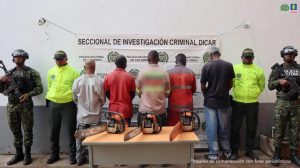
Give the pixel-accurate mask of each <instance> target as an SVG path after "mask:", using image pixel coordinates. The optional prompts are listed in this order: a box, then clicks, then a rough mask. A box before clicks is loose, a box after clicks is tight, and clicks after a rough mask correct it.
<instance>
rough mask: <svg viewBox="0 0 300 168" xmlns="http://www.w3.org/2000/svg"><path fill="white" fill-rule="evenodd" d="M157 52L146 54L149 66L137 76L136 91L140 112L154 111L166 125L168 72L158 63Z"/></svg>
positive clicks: (168, 89)
mask: <svg viewBox="0 0 300 168" xmlns="http://www.w3.org/2000/svg"><path fill="white" fill-rule="evenodd" d="M158 62H159V54H158V52H157V51H155V50H152V51H150V52H149V54H148V63H149V67H148V68H146V69H144V70H143V71H141V72H140V73H139V75H138V78H137V88H136V92H137V94H138V95H139V97H140V106H139V111H140V112H154V113H156V114H158V115H159V116H160V118H161V119H162V123H163V125H167V116H166V102H165V98H166V97H168V96H169V94H170V78H169V74H168V73H167V72H166V71H165V70H164V69H162V68H160V67H159V65H158Z"/></svg>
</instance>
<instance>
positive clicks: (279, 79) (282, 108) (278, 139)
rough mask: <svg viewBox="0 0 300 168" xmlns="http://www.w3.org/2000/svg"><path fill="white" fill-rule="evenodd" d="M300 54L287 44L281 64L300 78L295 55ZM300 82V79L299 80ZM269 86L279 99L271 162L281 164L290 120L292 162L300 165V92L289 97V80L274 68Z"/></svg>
mask: <svg viewBox="0 0 300 168" xmlns="http://www.w3.org/2000/svg"><path fill="white" fill-rule="evenodd" d="M297 54H298V50H297V49H295V48H294V47H292V46H286V47H284V48H283V49H282V50H281V57H283V60H284V63H283V64H281V65H280V66H281V67H282V69H283V71H284V72H285V74H286V75H288V76H290V77H296V79H297V78H298V79H297V80H299V77H300V65H299V64H297V63H296V62H295V57H296V56H297ZM297 83H298V84H300V82H299V81H297ZM268 87H269V89H270V90H274V89H276V90H277V93H276V96H277V100H276V103H275V114H274V126H275V132H274V146H275V152H274V156H273V158H272V162H271V164H272V165H273V166H279V161H280V159H281V143H282V140H283V137H284V132H285V128H286V125H287V122H289V128H290V135H289V137H290V150H291V162H292V163H294V164H296V165H298V166H300V161H299V159H298V157H297V148H298V136H299V123H300V122H299V119H300V102H299V98H300V97H299V95H300V94H299V92H298V93H295V94H294V95H293V96H292V97H291V98H289V99H287V98H286V97H285V94H286V93H287V92H289V91H290V90H291V87H290V84H289V82H288V81H287V80H286V79H285V77H284V75H283V74H282V73H281V72H280V71H279V69H278V68H277V69H273V70H272V72H271V74H270V77H269V84H268Z"/></svg>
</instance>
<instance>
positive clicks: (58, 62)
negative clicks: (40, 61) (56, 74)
mask: <svg viewBox="0 0 300 168" xmlns="http://www.w3.org/2000/svg"><path fill="white" fill-rule="evenodd" d="M67 61H68V58H67V57H65V58H63V59H55V63H56V65H57V66H59V67H62V66H65V65H66V64H67Z"/></svg>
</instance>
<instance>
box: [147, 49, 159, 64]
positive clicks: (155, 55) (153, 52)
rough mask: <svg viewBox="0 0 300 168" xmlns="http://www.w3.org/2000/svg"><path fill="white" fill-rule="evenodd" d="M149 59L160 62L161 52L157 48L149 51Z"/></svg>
mask: <svg viewBox="0 0 300 168" xmlns="http://www.w3.org/2000/svg"><path fill="white" fill-rule="evenodd" d="M148 60H149V61H152V62H158V61H159V54H158V52H157V51H156V50H151V51H150V52H149V53H148Z"/></svg>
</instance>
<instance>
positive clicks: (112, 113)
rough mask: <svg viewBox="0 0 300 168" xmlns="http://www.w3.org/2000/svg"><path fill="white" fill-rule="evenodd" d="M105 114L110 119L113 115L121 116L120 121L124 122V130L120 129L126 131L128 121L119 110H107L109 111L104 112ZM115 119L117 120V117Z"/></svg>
mask: <svg viewBox="0 0 300 168" xmlns="http://www.w3.org/2000/svg"><path fill="white" fill-rule="evenodd" d="M104 116H105V118H106V119H108V120H110V118H111V117H112V116H113V117H114V118H115V116H119V118H120V119H121V121H120V123H121V124H122V128H123V130H120V132H119V133H122V132H124V131H125V126H126V124H125V123H126V122H125V119H124V117H123V115H122V114H121V113H118V112H114V111H107V112H104ZM115 120H117V119H116V118H115Z"/></svg>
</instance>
